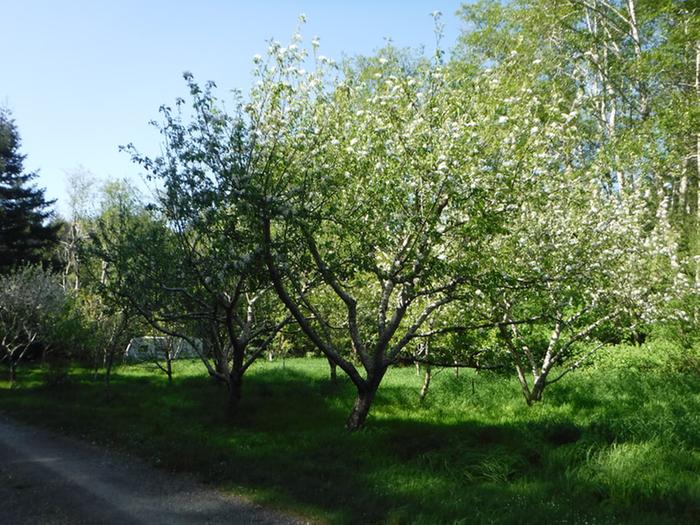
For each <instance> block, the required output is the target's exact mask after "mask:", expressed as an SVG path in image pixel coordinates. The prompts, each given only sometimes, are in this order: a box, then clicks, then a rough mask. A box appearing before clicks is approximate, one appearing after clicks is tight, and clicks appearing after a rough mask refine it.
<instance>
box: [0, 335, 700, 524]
mask: <svg viewBox="0 0 700 525" xmlns="http://www.w3.org/2000/svg"><path fill="white" fill-rule="evenodd" d="M697 363H698V360H697V359H695V360H693V359H685V358H682V354H681V353H680V352H679V351H677V350H673V349H672V348H671V347H669V346H667V345H656V346H655V347H653V349H652V347H644V348H628V347H618V348H615V349H613V350H612V353H611V354H610V355H609V356H607V357H605V358H602V359H600V360H599V361H598V362H597V363H596V364H595V365H594V366H591V367H589V368H587V369H584V370H581V371H577V372H576V373H574V374H571V375H569V376H568V377H567V378H566V379H565V380H563V381H561V382H560V383H557V384H556V385H553V386H552V387H551V389H550V390H548V391H546V392H545V396H546V397H545V401H544V403H542V404H541V405H539V406H534V407H531V408H528V407H527V406H526V405H525V403H524V400H523V399H522V397H521V396H520V393H519V389H518V386H517V383H516V382H515V381H514V380H513V379H512V378H510V377H507V376H502V375H495V374H491V373H483V372H482V373H479V374H477V373H474V372H473V371H462V372H461V373H460V375H459V377H455V375H454V373H453V372H452V371H447V370H446V371H441V372H440V373H438V374H437V375H436V376H435V378H434V383H433V386H432V387H431V392H430V393H429V395H428V397H427V399H426V400H425V401H424V402H423V403H420V402H419V400H418V389H419V387H420V383H421V378H419V377H417V376H416V372H415V370H414V369H413V368H410V367H408V368H402V369H394V370H393V371H390V373H389V374H388V375H387V377H386V380H385V382H384V384H382V387H381V388H380V393H379V396H378V398H377V400H376V404H375V405H374V407H373V410H372V412H371V414H370V418H369V420H368V424H367V428H366V429H365V430H363V431H360V432H357V433H354V434H350V433H347V432H346V431H345V430H343V423H344V420H345V417H346V416H347V413H348V411H349V409H350V406H351V404H352V401H353V389H352V387H351V385H350V384H349V383H348V382H347V381H345V380H342V379H341V381H340V385H339V387H337V388H332V387H331V386H330V385H329V383H328V380H327V365H326V362H325V360H321V359H288V360H286V361H285V362H284V365H283V363H282V361H276V362H273V363H266V362H261V363H260V364H258V365H256V366H254V367H253V368H252V369H251V371H250V373H249V375H248V377H247V382H246V384H245V385H244V401H243V403H242V407H241V409H242V413H241V416H240V417H239V419H238V420H237V421H235V422H233V423H231V422H227V421H226V420H225V419H224V403H225V393H224V391H223V390H222V387H221V386H220V385H217V384H215V383H213V382H212V380H210V379H209V378H208V377H207V376H206V375H205V373H204V371H203V368H202V367H201V366H200V365H198V364H197V363H196V362H187V363H185V362H182V363H181V362H178V363H176V365H175V374H176V376H175V383H174V384H173V385H172V386H168V385H167V384H166V381H165V376H164V375H163V374H161V373H158V372H156V371H154V370H153V369H152V368H151V367H149V366H147V365H139V366H130V367H126V366H125V367H121V368H119V369H118V370H117V373H116V376H115V378H114V382H113V387H112V391H111V394H109V395H107V393H106V392H105V391H104V388H103V386H102V384H101V383H100V382H99V381H98V382H95V381H93V380H92V375H91V374H90V373H88V372H87V371H84V370H80V369H74V370H72V372H71V377H72V380H71V382H69V383H68V384H66V385H62V386H60V387H57V386H52V387H48V386H45V381H44V377H43V374H44V372H42V370H41V369H39V368H36V369H25V370H24V372H23V373H22V375H21V385H20V388H16V389H13V390H9V389H7V384H6V383H0V410H2V411H3V412H5V413H7V414H11V415H12V416H14V417H17V418H19V419H22V420H26V421H30V422H35V423H38V422H40V423H41V424H43V425H46V426H49V427H52V428H57V429H60V430H63V431H65V432H67V433H69V434H75V435H79V436H85V437H88V438H89V439H92V440H95V441H98V442H101V443H104V444H106V445H109V446H114V447H116V448H119V449H126V450H129V451H131V452H133V453H135V454H139V455H142V456H144V457H145V458H146V459H148V460H149V461H151V462H153V463H155V464H158V465H161V466H164V467H166V468H170V469H174V470H186V471H190V472H195V473H197V474H199V475H200V476H201V477H202V478H203V479H205V480H206V481H209V482H211V483H215V484H217V485H219V486H223V487H230V488H231V489H234V490H236V491H238V492H243V493H244V494H246V495H247V496H249V497H250V498H252V499H254V500H256V501H259V502H261V503H266V504H268V505H272V506H274V507H277V508H281V509H286V510H290V511H292V512H297V513H300V514H302V515H305V516H310V517H312V518H316V519H317V520H318V521H321V522H332V523H363V524H364V523H468V524H472V523H512V524H516V523H529V524H538V523H598V524H602V523H630V524H635V525H637V524H650V525H651V524H654V525H656V524H663V523H669V524H670V523H698V522H700V369H698V366H697ZM0 372H4V370H0Z"/></svg>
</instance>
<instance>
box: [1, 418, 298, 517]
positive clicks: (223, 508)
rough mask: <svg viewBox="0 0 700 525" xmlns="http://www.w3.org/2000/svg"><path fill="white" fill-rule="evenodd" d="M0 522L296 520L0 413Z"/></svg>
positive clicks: (183, 477)
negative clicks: (21, 422) (8, 417)
mask: <svg viewBox="0 0 700 525" xmlns="http://www.w3.org/2000/svg"><path fill="white" fill-rule="evenodd" d="M0 505H1V507H0V508H1V509H2V510H1V511H0V516H1V517H0V522H2V523H3V524H7V525H11V524H25V523H26V524H32V525H33V524H47V525H48V524H51V525H53V524H69V523H70V524H74V523H78V524H83V523H84V524H88V523H89V524H117V523H118V524H120V525H123V524H130V523H143V524H149V525H154V524H161V523H162V524H178V523H188V524H189V523H208V524H216V523H227V524H243V523H250V524H300V523H303V522H301V521H298V520H297V519H295V518H291V517H286V516H283V515H280V514H277V513H274V512H271V511H268V510H265V509H263V508H261V507H259V506H257V505H254V504H252V503H250V502H247V501H244V500H243V499H240V498H236V497H234V496H230V495H227V494H224V493H222V492H219V491H216V490H214V489H212V488H210V487H207V486H205V485H202V484H201V483H198V482H197V481H195V480H194V479H192V478H190V477H187V476H183V475H179V474H172V473H168V472H164V471H160V470H157V469H155V468H153V467H150V466H148V465H146V464H145V463H143V462H141V461H138V460H136V459H134V458H132V457H129V456H125V455H123V454H119V453H115V452H111V451H107V450H105V449H102V448H99V447H96V446H93V445H89V444H87V443H84V442H80V441H77V440H75V439H71V438H67V437H64V436H60V435H58V434H54V433H52V432H49V431H46V430H42V429H37V428H34V427H29V426H26V425H22V424H19V423H16V422H14V421H12V420H10V419H7V418H5V417H3V416H0Z"/></svg>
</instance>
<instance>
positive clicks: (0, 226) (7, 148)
mask: <svg viewBox="0 0 700 525" xmlns="http://www.w3.org/2000/svg"><path fill="white" fill-rule="evenodd" d="M19 149H20V137H19V133H18V131H17V127H16V126H15V123H14V120H13V119H12V118H11V115H10V112H9V111H8V110H6V109H1V108H0V273H6V272H8V271H9V270H10V269H11V268H13V267H16V266H18V265H21V264H24V263H38V262H40V261H42V260H44V259H46V258H47V257H48V255H49V251H50V248H51V247H52V246H53V245H54V244H55V243H56V242H57V229H58V227H57V226H56V225H50V224H47V219H49V218H50V217H51V215H52V211H51V209H50V206H51V205H52V204H53V202H54V201H47V200H46V198H45V196H44V191H45V190H44V189H43V188H37V187H36V185H34V184H32V182H33V181H34V179H35V178H36V177H37V173H36V172H26V171H25V170H24V159H25V157H26V156H25V155H22V154H21V153H20V152H19Z"/></svg>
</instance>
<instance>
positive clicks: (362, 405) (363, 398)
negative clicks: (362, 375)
mask: <svg viewBox="0 0 700 525" xmlns="http://www.w3.org/2000/svg"><path fill="white" fill-rule="evenodd" d="M376 393H377V387H376V386H374V387H372V386H367V387H365V388H362V389H360V388H358V389H357V397H356V398H355V405H354V406H353V407H352V412H350V417H348V420H347V422H346V423H345V428H347V429H348V430H349V431H350V432H354V431H355V430H359V429H360V428H362V427H363V426H364V424H365V421H366V420H367V414H369V409H370V407H371V406H372V401H373V400H374V395H375V394H376Z"/></svg>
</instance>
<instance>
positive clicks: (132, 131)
mask: <svg viewBox="0 0 700 525" xmlns="http://www.w3.org/2000/svg"><path fill="white" fill-rule="evenodd" d="M461 3H462V2H460V1H459V0H403V1H401V0H375V1H367V0H354V1H349V0H348V1H343V2H340V1H332V0H326V1H322V0H308V1H291V0H288V1H283V0H268V1H263V0H258V1H257V2H253V1H248V2H244V1H236V0H228V1H226V0H200V1H194V0H193V1H184V0H171V1H167V0H140V1H139V0H109V1H108V0H82V1H80V0H63V1H55V0H44V1H40V0H0V16H1V17H2V22H1V23H0V27H1V29H0V49H2V62H0V105H2V106H6V107H8V108H9V109H10V110H11V111H12V113H13V116H14V118H15V122H16V124H17V127H18V130H19V132H20V135H21V137H22V152H23V153H25V154H26V155H27V159H26V161H25V168H27V169H29V170H39V172H40V178H39V181H38V183H39V185H40V186H43V187H45V188H46V189H47V196H48V197H49V198H55V199H58V206H57V207H58V210H59V211H62V212H64V213H65V185H66V182H65V176H66V173H67V172H71V171H75V170H76V169H78V168H79V167H80V166H82V167H84V168H85V169H87V170H89V171H90V172H91V173H93V174H94V175H95V176H96V177H99V178H114V177H124V176H127V177H130V178H132V179H136V180H138V179H139V178H140V175H139V174H140V169H139V168H138V166H136V165H134V164H132V163H131V161H130V160H129V158H128V156H127V155H126V154H124V153H120V152H119V151H118V146H119V145H121V144H127V143H129V142H133V143H134V144H135V145H136V146H137V147H138V148H139V150H140V151H142V152H145V153H149V154H154V153H157V152H158V151H159V139H158V135H157V134H156V132H155V130H154V129H153V128H152V127H150V126H149V125H148V121H149V120H152V119H154V118H157V116H158V107H159V106H160V105H161V104H170V103H172V102H173V101H174V99H175V97H177V96H186V94H187V90H186V86H185V84H184V82H183V80H182V72H183V71H192V72H193V73H194V75H195V78H196V79H198V80H200V81H204V80H214V81H215V82H216V83H217V85H218V86H219V88H220V89H221V90H228V89H232V88H238V89H241V90H243V92H244V93H245V92H247V90H248V87H249V84H250V78H251V76H250V71H251V69H252V62H251V60H252V56H253V55H254V54H256V53H259V54H264V53H265V50H266V49H267V44H266V41H267V40H268V39H270V38H273V37H274V38H275V39H277V40H279V41H281V42H283V43H284V42H287V41H288V39H289V37H290V36H291V34H292V33H293V32H294V30H295V28H296V26H297V18H298V15H299V14H301V13H304V14H305V15H306V18H307V24H306V26H305V28H304V30H303V35H304V38H305V40H306V41H307V42H308V41H310V40H311V39H312V38H313V37H314V36H318V37H320V40H321V48H320V52H321V53H322V54H324V55H326V56H329V57H331V58H334V59H336V60H337V59H340V58H341V57H342V55H343V54H345V55H356V54H370V53H372V52H373V51H374V50H376V49H377V48H379V47H381V46H382V45H383V44H384V43H385V41H386V38H391V40H392V41H393V42H394V43H395V44H396V45H398V46H410V47H418V46H421V45H423V46H425V48H426V49H427V50H433V49H434V46H435V39H434V35H433V21H432V18H431V17H430V13H431V12H432V11H436V10H437V11H441V12H442V13H443V22H444V24H445V36H444V40H443V45H444V46H445V47H448V48H449V47H451V46H452V45H453V44H454V42H455V41H456V38H457V35H458V33H459V31H460V29H461V27H462V23H461V22H460V21H459V20H458V19H457V17H455V12H456V11H457V9H458V8H459V6H460V4H461ZM221 94H222V95H223V93H221Z"/></svg>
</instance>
